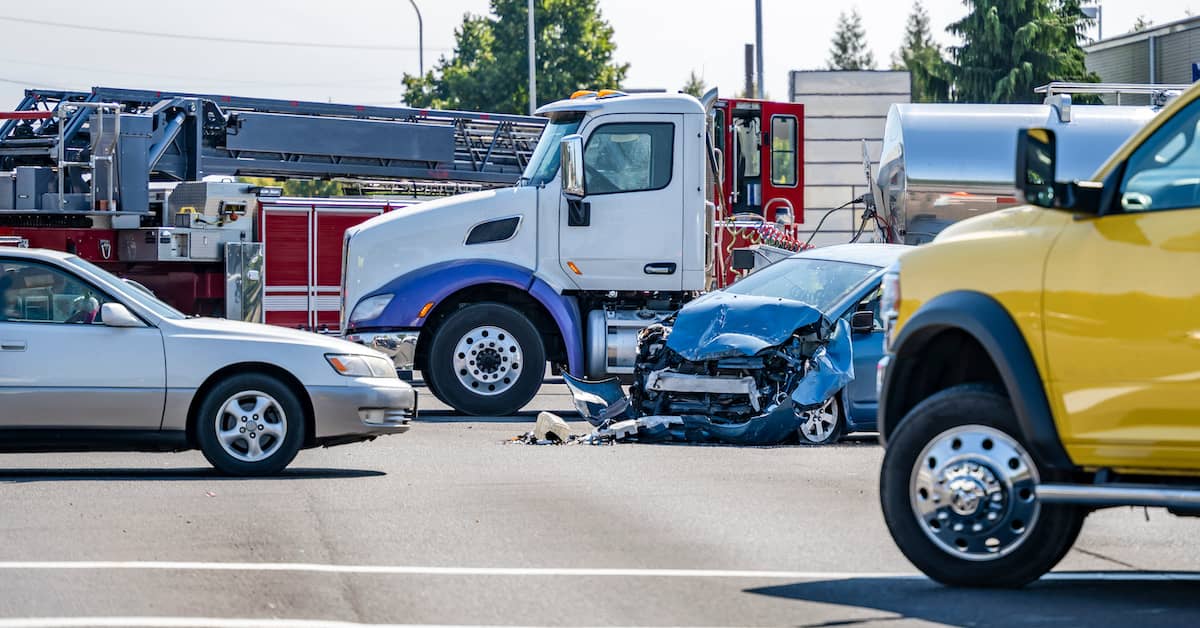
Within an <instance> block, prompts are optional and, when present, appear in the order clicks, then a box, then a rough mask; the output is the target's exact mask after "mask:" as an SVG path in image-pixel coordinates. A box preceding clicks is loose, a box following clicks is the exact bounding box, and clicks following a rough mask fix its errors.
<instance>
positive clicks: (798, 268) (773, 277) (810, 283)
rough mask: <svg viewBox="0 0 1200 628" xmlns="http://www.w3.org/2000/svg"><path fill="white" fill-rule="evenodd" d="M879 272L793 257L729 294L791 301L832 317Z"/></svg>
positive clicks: (732, 288) (734, 287) (730, 289)
mask: <svg viewBox="0 0 1200 628" xmlns="http://www.w3.org/2000/svg"><path fill="white" fill-rule="evenodd" d="M878 270H879V269H878V268H876V267H874V266H866V265H864V264H851V263H849V262H837V261H831V260H824V259H815V258H806V257H791V258H788V259H785V260H782V261H780V262H777V263H775V264H772V265H771V266H768V267H766V268H764V269H762V270H760V271H758V272H756V273H754V274H752V275H748V276H747V277H745V278H744V279H742V280H740V281H738V282H737V283H735V284H733V285H732V286H729V287H728V288H726V289H725V292H728V293H730V294H744V295H748V296H760V297H778V298H783V299H791V300H793V301H800V302H803V303H807V304H809V305H811V306H813V307H815V308H817V309H818V310H821V311H822V312H825V313H826V314H830V312H829V309H830V308H831V307H833V306H834V305H836V304H837V302H838V301H840V300H841V299H842V298H843V297H845V296H846V295H847V294H849V293H850V291H852V290H854V288H855V287H856V286H858V285H859V284H861V283H862V282H863V281H865V280H866V279H867V278H868V277H870V276H871V275H872V274H874V273H876V272H878Z"/></svg>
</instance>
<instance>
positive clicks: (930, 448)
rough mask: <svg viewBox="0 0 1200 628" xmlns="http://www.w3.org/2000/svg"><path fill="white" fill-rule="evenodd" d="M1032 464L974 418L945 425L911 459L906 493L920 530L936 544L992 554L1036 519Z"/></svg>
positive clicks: (968, 554) (1001, 552)
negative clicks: (972, 422) (953, 425)
mask: <svg viewBox="0 0 1200 628" xmlns="http://www.w3.org/2000/svg"><path fill="white" fill-rule="evenodd" d="M1037 484H1038V472H1037V467H1036V466H1034V463H1033V459H1032V458H1031V457H1030V456H1029V454H1028V453H1027V452H1026V451H1025V449H1024V448H1023V447H1021V445H1020V443H1018V442H1017V441H1016V440H1015V439H1014V438H1013V437H1011V436H1009V435H1008V434H1005V433H1004V432H1001V431H1000V430H997V429H993V428H990V427H985V426H982V425H966V426H961V427H956V428H953V429H949V430H946V431H945V432H942V433H941V434H939V435H938V436H937V438H934V439H933V440H932V441H931V442H930V443H929V444H928V445H926V446H925V449H924V450H923V451H921V455H920V456H918V457H917V460H916V462H914V463H913V470H912V476H911V478H910V481H909V499H910V502H911V504H912V509H913V515H914V516H916V518H917V523H918V525H920V527H921V530H922V531H923V532H924V533H925V536H927V537H929V539H930V540H931V541H933V542H934V544H935V545H937V546H938V547H939V548H940V549H941V550H942V551H944V552H946V553H947V554H950V555H953V556H955V557H958V558H963V559H966V560H974V561H986V560H995V559H997V558H1000V557H1002V556H1005V555H1007V554H1009V553H1011V552H1012V551H1013V550H1015V549H1017V548H1018V547H1020V546H1021V544H1022V543H1024V542H1025V539H1026V538H1028V536H1029V531H1030V530H1032V529H1033V528H1034V526H1035V525H1036V524H1037V519H1038V514H1039V513H1040V511H1041V505H1040V503H1039V502H1038V500H1037V492H1036V489H1037Z"/></svg>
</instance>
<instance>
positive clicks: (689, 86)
mask: <svg viewBox="0 0 1200 628" xmlns="http://www.w3.org/2000/svg"><path fill="white" fill-rule="evenodd" d="M679 91H681V92H683V93H685V94H691V95H693V96H695V97H696V98H699V97H701V96H703V95H704V92H706V91H708V84H707V83H705V82H704V77H703V76H700V75H699V74H696V71H695V70H692V73H691V74H689V75H688V79H687V82H686V83H684V84H683V89H681V90H679Z"/></svg>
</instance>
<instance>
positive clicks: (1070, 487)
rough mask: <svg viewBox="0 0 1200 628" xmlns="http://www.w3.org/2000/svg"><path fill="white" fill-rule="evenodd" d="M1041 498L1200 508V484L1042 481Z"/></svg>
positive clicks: (1060, 501)
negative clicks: (1187, 486)
mask: <svg viewBox="0 0 1200 628" xmlns="http://www.w3.org/2000/svg"><path fill="white" fill-rule="evenodd" d="M1037 496H1038V499H1040V500H1042V502H1043V503H1047V504H1076V505H1080V506H1097V507H1109V506H1152V507H1162V508H1200V487H1197V488H1161V487H1155V486H1140V485H1136V484H1125V485H1121V484H1110V485H1107V486H1103V485H1094V484H1042V485H1041V486H1038V487H1037Z"/></svg>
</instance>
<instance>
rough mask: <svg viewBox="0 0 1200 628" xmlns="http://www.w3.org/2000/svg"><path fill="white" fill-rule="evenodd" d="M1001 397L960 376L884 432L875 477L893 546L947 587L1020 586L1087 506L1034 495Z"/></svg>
mask: <svg viewBox="0 0 1200 628" xmlns="http://www.w3.org/2000/svg"><path fill="white" fill-rule="evenodd" d="M1019 433H1020V432H1019V430H1018V429H1017V428H1016V417H1015V415H1014V413H1013V408H1012V404H1011V403H1010V402H1009V400H1008V398H1007V397H1005V396H1003V395H1001V394H999V393H997V392H995V391H993V390H991V389H989V388H987V387H983V386H979V385H973V384H966V385H961V386H955V387H953V388H949V389H947V390H944V391H942V392H939V393H937V394H935V395H933V396H931V397H929V398H928V399H926V400H925V401H923V402H921V403H920V404H918V405H917V406H916V407H915V408H913V409H912V410H911V411H910V412H909V413H908V415H907V416H906V417H905V418H904V419H903V420H902V421H901V422H900V424H899V425H897V426H896V430H895V432H894V433H893V434H892V436H891V438H890V439H889V440H888V446H887V451H886V452H885V453H884V457H883V468H882V470H881V472H880V478H879V498H880V501H881V505H882V506H883V516H884V520H885V521H886V522H887V526H888V530H889V531H891V533H892V538H893V539H895V541H896V545H897V546H899V548H900V551H902V552H903V553H904V555H905V557H907V558H908V560H909V561H910V562H912V564H913V565H916V567H917V568H918V569H920V570H921V571H923V572H925V574H926V575H927V576H929V577H930V578H933V579H934V580H937V581H938V582H941V583H943V584H947V585H952V586H973V587H1019V586H1023V585H1025V584H1028V583H1029V582H1032V581H1034V580H1036V579H1038V578H1040V577H1041V576H1042V574H1044V573H1046V572H1047V571H1049V570H1050V569H1051V568H1052V567H1054V565H1056V564H1058V561H1060V560H1062V557H1063V556H1065V555H1066V553H1067V551H1068V550H1070V549H1071V545H1073V544H1074V543H1075V538H1076V537H1077V536H1078V535H1079V530H1080V528H1081V527H1082V525H1083V519H1084V516H1085V515H1086V511H1084V510H1082V509H1079V508H1076V507H1072V506H1066V505H1062V504H1043V503H1040V502H1039V501H1038V498H1037V485H1038V483H1039V481H1040V479H1039V478H1040V477H1042V473H1041V472H1040V470H1039V468H1038V466H1037V462H1036V461H1035V460H1034V459H1033V457H1032V456H1031V455H1030V454H1029V452H1028V451H1027V449H1026V448H1025V446H1024V445H1023V443H1022V442H1021V439H1020V437H1019Z"/></svg>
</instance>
